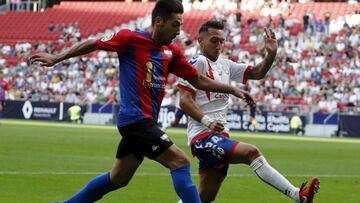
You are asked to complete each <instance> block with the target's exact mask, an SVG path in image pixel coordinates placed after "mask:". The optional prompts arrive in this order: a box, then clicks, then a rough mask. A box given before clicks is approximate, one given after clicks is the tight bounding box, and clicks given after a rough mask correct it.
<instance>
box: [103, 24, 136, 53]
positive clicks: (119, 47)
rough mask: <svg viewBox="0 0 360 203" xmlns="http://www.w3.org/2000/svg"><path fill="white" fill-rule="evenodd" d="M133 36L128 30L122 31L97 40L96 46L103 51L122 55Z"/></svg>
mask: <svg viewBox="0 0 360 203" xmlns="http://www.w3.org/2000/svg"><path fill="white" fill-rule="evenodd" d="M131 35H132V32H131V30H128V29H124V30H120V31H119V32H117V33H114V32H113V33H108V34H106V35H105V36H103V37H102V38H100V39H98V40H96V45H97V47H98V48H99V49H101V50H105V51H116V52H118V53H122V52H123V51H124V50H125V48H126V46H127V45H128V44H129V40H130V37H131Z"/></svg>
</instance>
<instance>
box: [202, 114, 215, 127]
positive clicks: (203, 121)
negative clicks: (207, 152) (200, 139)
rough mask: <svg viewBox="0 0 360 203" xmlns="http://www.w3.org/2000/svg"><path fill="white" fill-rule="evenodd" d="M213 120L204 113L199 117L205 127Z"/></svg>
mask: <svg viewBox="0 0 360 203" xmlns="http://www.w3.org/2000/svg"><path fill="white" fill-rule="evenodd" d="M212 122H214V119H212V118H210V117H209V116H207V115H205V116H203V117H202V118H201V123H202V124H203V125H205V126H206V127H209V126H210V124H211V123H212Z"/></svg>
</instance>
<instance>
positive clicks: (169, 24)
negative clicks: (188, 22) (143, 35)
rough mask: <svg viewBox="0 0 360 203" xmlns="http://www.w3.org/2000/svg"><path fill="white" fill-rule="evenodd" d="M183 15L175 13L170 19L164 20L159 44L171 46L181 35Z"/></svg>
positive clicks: (161, 24) (160, 27)
mask: <svg viewBox="0 0 360 203" xmlns="http://www.w3.org/2000/svg"><path fill="white" fill-rule="evenodd" d="M181 25H182V14H177V13H173V14H172V15H171V17H170V18H168V19H166V20H162V21H161V23H160V24H159V40H160V41H159V42H160V43H161V44H162V45H170V43H171V42H172V40H173V39H175V37H176V36H177V35H179V34H180V28H181Z"/></svg>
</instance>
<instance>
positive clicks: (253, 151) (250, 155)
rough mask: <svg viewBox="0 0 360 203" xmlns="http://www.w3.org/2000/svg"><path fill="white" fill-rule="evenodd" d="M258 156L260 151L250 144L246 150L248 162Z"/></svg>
mask: <svg viewBox="0 0 360 203" xmlns="http://www.w3.org/2000/svg"><path fill="white" fill-rule="evenodd" d="M259 156H261V152H260V150H259V148H257V147H256V146H255V145H251V146H250V147H249V149H248V150H247V158H248V163H249V164H250V163H251V162H252V161H253V160H255V159H256V158H258V157H259Z"/></svg>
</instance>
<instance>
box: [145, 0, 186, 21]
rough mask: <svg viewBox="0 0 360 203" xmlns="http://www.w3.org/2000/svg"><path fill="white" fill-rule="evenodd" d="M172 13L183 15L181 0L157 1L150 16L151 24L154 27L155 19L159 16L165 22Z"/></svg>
mask: <svg viewBox="0 0 360 203" xmlns="http://www.w3.org/2000/svg"><path fill="white" fill-rule="evenodd" d="M173 13H179V14H183V13H184V7H183V5H182V2H181V0H158V1H157V2H156V4H155V7H154V9H153V11H152V14H151V24H152V25H154V22H155V18H156V17H158V16H160V17H162V18H163V19H164V20H165V21H166V20H167V19H168V18H170V17H171V14H173Z"/></svg>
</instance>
